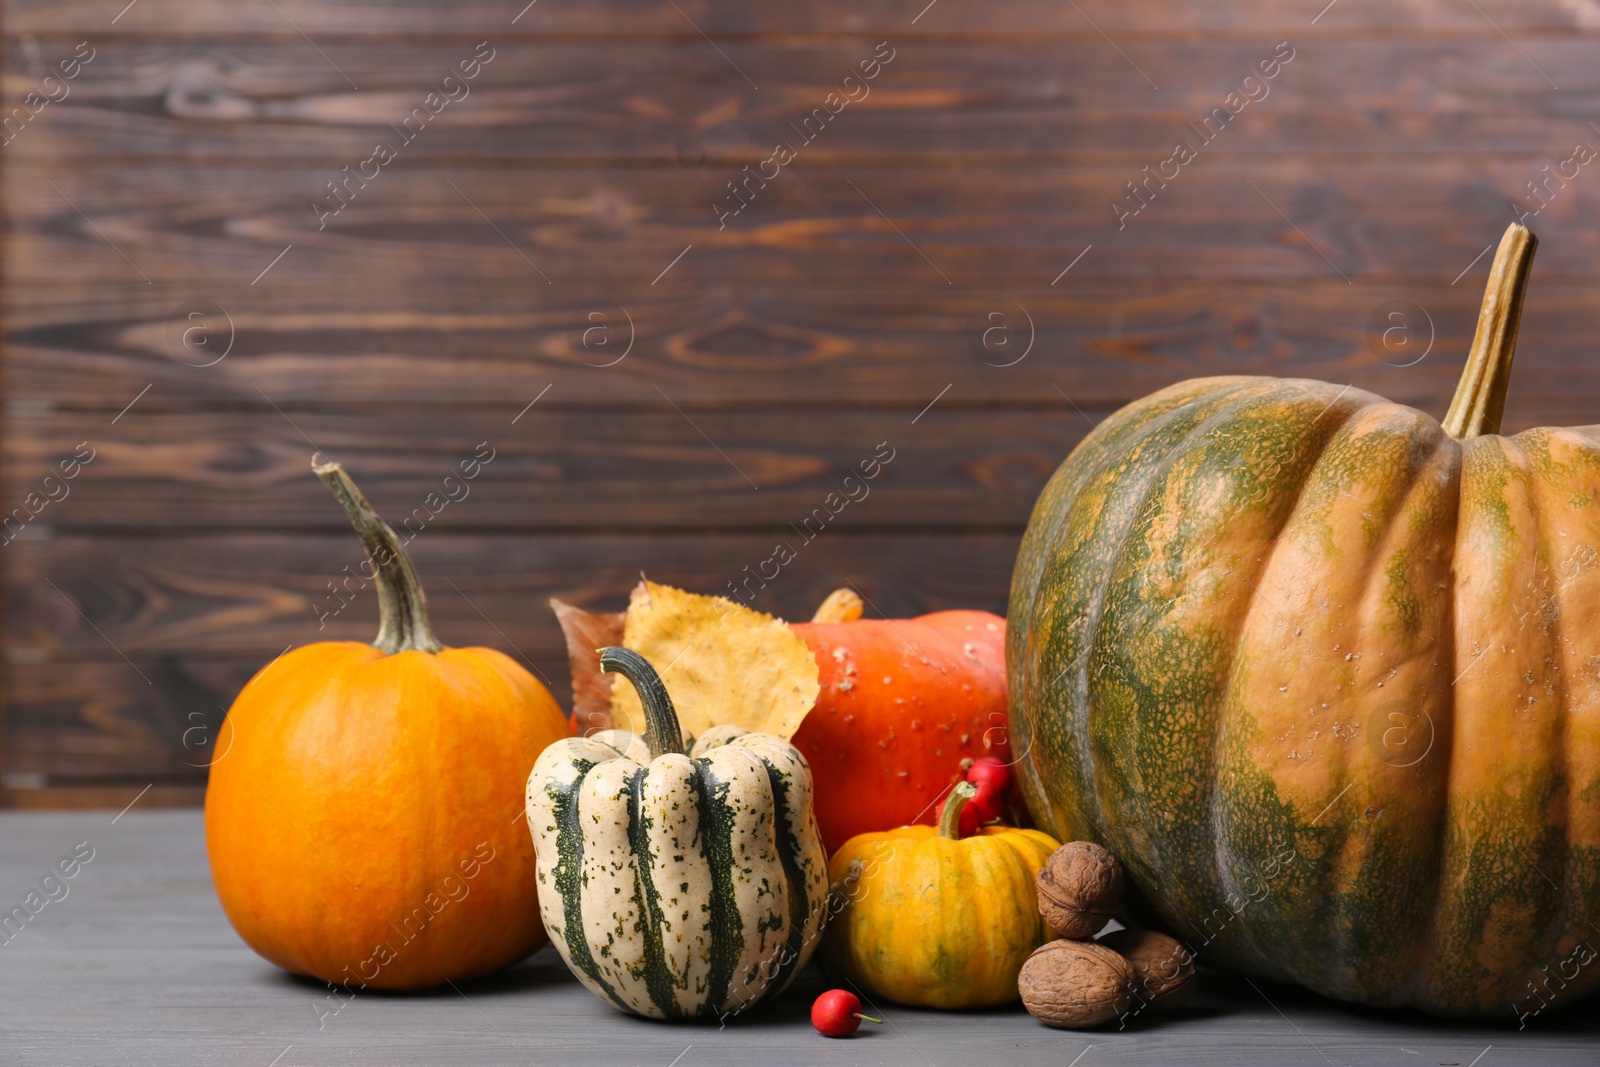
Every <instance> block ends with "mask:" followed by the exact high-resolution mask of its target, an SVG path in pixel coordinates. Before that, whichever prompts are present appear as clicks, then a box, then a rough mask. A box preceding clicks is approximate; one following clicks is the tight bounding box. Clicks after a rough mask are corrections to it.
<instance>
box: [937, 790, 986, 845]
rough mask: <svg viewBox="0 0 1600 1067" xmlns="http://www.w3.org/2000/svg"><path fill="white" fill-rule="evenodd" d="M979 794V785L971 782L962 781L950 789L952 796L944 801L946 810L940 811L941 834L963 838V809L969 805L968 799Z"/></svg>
mask: <svg viewBox="0 0 1600 1067" xmlns="http://www.w3.org/2000/svg"><path fill="white" fill-rule="evenodd" d="M977 795H978V787H977V786H975V785H973V784H972V783H971V782H961V783H960V784H958V785H957V786H956V787H955V788H954V789H952V790H950V798H949V799H948V800H946V801H945V802H944V811H942V812H940V813H939V836H940V837H948V838H950V840H952V841H958V840H960V838H961V809H962V808H964V807H966V806H967V801H969V800H971V799H972V798H973V797H975V796H977Z"/></svg>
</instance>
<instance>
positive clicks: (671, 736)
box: [599, 645, 683, 759]
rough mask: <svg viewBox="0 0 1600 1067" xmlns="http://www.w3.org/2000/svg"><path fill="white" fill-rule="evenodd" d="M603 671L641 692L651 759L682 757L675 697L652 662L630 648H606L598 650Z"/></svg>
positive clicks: (614, 646) (681, 735)
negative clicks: (621, 677) (672, 754)
mask: <svg viewBox="0 0 1600 1067" xmlns="http://www.w3.org/2000/svg"><path fill="white" fill-rule="evenodd" d="M599 652H600V669H601V670H602V671H605V672H606V673H608V674H609V673H611V672H615V673H617V674H620V675H622V676H623V677H624V678H626V679H627V680H628V681H630V682H632V683H633V687H634V689H636V690H638V691H639V703H640V704H642V705H644V719H645V722H646V724H648V725H647V728H646V733H645V742H646V743H647V744H648V745H649V746H650V758H651V759H657V758H658V757H661V756H664V755H666V754H667V753H669V752H676V753H678V754H679V755H682V754H683V731H682V730H681V729H680V728H679V727H678V713H677V711H676V710H674V709H673V707H672V697H670V696H668V695H667V686H666V683H664V682H663V681H662V680H661V675H659V674H657V673H656V669H655V668H654V667H652V666H650V661H649V660H647V659H645V658H644V657H643V656H641V655H639V653H637V652H635V651H634V650H633V649H631V648H623V647H622V646H620V645H607V646H606V647H605V648H602V649H600V650H599Z"/></svg>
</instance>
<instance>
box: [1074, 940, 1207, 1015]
mask: <svg viewBox="0 0 1600 1067" xmlns="http://www.w3.org/2000/svg"><path fill="white" fill-rule="evenodd" d="M1095 944H1097V945H1104V946H1106V947H1107V948H1109V949H1111V950H1113V951H1114V952H1118V953H1121V955H1122V957H1123V958H1124V959H1126V960H1127V961H1128V964H1129V965H1130V966H1131V967H1132V968H1133V975H1134V983H1133V994H1134V999H1135V1000H1136V1001H1143V1002H1146V1003H1148V1004H1149V1005H1150V1008H1151V1010H1152V1011H1171V1010H1172V1009H1173V1008H1176V1007H1178V1006H1180V1005H1182V1004H1183V1003H1184V1002H1185V1001H1187V1000H1188V999H1189V998H1190V997H1192V996H1193V995H1194V986H1195V976H1194V953H1192V952H1190V951H1189V950H1188V949H1187V948H1185V947H1184V945H1183V944H1182V943H1181V942H1179V941H1177V940H1176V939H1174V938H1171V937H1168V936H1167V935H1166V934H1163V933H1158V932H1156V931H1155V930H1113V931H1111V933H1109V934H1107V935H1105V936H1104V937H1102V938H1101V939H1100V940H1099V941H1096V942H1095Z"/></svg>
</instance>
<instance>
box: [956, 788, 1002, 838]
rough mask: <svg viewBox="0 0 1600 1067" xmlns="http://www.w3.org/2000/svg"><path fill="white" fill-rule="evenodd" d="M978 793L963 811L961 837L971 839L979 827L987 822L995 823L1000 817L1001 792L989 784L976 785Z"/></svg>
mask: <svg viewBox="0 0 1600 1067" xmlns="http://www.w3.org/2000/svg"><path fill="white" fill-rule="evenodd" d="M976 789H977V790H978V791H977V792H976V793H974V794H973V795H972V798H971V799H970V800H968V801H967V803H966V806H965V807H963V808H962V809H961V836H962V837H970V836H971V835H972V834H974V833H976V832H977V831H978V827H980V826H982V825H983V824H984V823H986V822H993V821H994V820H996V819H998V818H999V817H1000V806H1001V803H1002V800H1003V797H1002V796H1001V794H1000V792H999V790H997V789H995V788H994V786H992V785H990V784H988V783H987V782H979V783H976Z"/></svg>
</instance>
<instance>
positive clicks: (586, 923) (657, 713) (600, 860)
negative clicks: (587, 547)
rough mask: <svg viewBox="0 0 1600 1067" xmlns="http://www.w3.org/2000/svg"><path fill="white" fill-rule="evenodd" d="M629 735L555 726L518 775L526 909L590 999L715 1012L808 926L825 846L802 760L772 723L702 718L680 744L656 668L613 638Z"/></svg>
mask: <svg viewBox="0 0 1600 1067" xmlns="http://www.w3.org/2000/svg"><path fill="white" fill-rule="evenodd" d="M600 665H601V667H602V669H604V670H607V671H616V672H618V673H621V674H622V675H623V676H625V677H626V678H627V679H628V680H629V681H630V682H632V683H633V685H634V687H635V688H636V689H637V690H638V691H639V696H640V700H641V702H642V703H643V705H644V710H645V717H646V720H647V722H648V723H649V731H648V733H647V735H646V737H647V738H648V741H649V744H648V747H647V746H646V743H645V741H644V740H641V739H640V738H639V737H637V736H635V735H634V734H631V733H628V732H626V731H622V730H608V731H605V732H603V733H599V734H596V735H594V736H592V737H573V738H565V739H563V740H561V741H558V742H556V743H555V744H553V745H551V746H550V747H549V748H547V749H545V751H544V753H543V754H542V755H540V757H539V759H538V761H537V762H536V763H535V764H534V767H533V773H532V775H530V776H529V779H528V806H527V813H528V826H529V828H530V829H531V830H532V832H533V840H534V847H535V850H536V852H537V853H538V877H539V907H540V910H541V912H542V914H543V916H544V923H545V926H546V927H547V928H548V929H549V932H550V939H551V940H552V941H554V942H555V945H556V948H557V949H558V950H559V951H560V952H561V956H562V958H563V959H565V960H566V961H567V966H569V967H571V968H572V971H573V973H574V974H576V975H577V976H578V979H579V981H581V982H583V984H584V985H586V986H588V987H589V989H590V990H592V991H593V992H594V993H595V995H596V996H599V997H600V998H601V999H603V1000H605V1001H607V1002H608V1003H610V1004H612V1005H614V1006H615V1007H617V1008H620V1009H622V1010H623V1011H628V1012H633V1013H635V1014H638V1015H644V1016H647V1017H649V1018H653V1019H683V1018H697V1017H715V1016H725V1015H729V1014H733V1013H737V1012H739V1011H742V1010H744V1009H745V1008H748V1007H751V1006H753V1005H755V1004H757V1003H759V1002H760V1001H762V1000H764V999H765V998H767V997H769V996H772V995H774V994H776V993H778V992H779V991H781V990H782V989H783V988H784V987H785V986H786V985H788V984H789V981H790V979H792V978H793V977H794V976H795V975H796V974H797V973H799V971H800V969H801V968H802V967H804V966H805V964H806V961H807V960H808V959H810V957H811V953H812V951H813V950H814V949H815V948H816V946H817V940H818V937H819V936H820V934H821V932H822V924H823V920H824V915H825V908H826V904H827V893H828V881H827V879H828V858H827V854H826V853H825V852H824V851H823V848H822V838H821V836H820V834H819V831H818V829H817V820H816V816H815V814H814V813H813V811H812V806H811V770H810V768H809V767H808V766H807V764H806V761H805V758H804V757H803V756H801V755H800V752H799V750H798V749H796V748H795V747H794V746H793V745H790V744H789V743H788V742H786V741H784V740H783V739H782V738H780V737H776V736H774V735H772V734H762V733H749V732H746V731H744V730H740V729H738V728H737V727H729V726H719V727H715V728H713V729H712V730H710V731H707V733H706V734H705V735H704V736H702V737H701V738H700V739H699V740H698V741H697V742H696V743H695V745H694V747H693V749H692V750H690V751H689V752H688V753H687V754H685V752H684V745H683V737H682V733H681V731H680V730H679V727H678V721H677V716H676V714H675V713H674V711H673V707H672V700H671V698H670V697H669V696H668V695H667V690H666V687H665V686H664V685H663V684H662V682H661V679H660V677H658V676H657V674H656V672H655V671H654V670H653V669H652V668H651V666H650V664H649V663H648V662H647V661H646V660H645V659H644V657H642V656H640V655H638V654H637V653H635V652H632V651H630V650H628V649H625V648H606V649H603V650H602V654H601V658H600Z"/></svg>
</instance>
